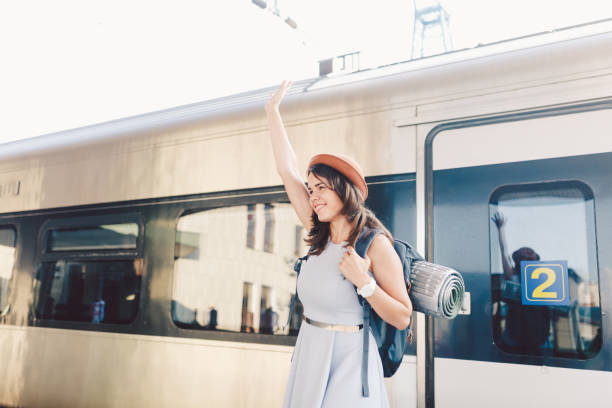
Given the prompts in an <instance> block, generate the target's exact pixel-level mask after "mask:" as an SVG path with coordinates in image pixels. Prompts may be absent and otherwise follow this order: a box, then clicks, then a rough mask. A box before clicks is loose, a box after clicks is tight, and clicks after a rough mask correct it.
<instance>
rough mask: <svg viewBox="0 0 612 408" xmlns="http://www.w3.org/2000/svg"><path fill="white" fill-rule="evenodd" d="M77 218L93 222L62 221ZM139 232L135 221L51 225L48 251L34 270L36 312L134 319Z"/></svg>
mask: <svg viewBox="0 0 612 408" xmlns="http://www.w3.org/2000/svg"><path fill="white" fill-rule="evenodd" d="M77 221H78V222H80V223H82V224H87V223H88V222H89V220H88V219H84V220H82V221H81V220H75V219H70V220H66V221H62V222H66V223H69V224H74V223H75V222H77ZM91 221H92V222H93V221H94V220H93V219H92V220H91ZM141 232H142V231H141V230H140V228H139V225H138V224H137V223H131V222H126V223H108V224H106V223H105V224H98V225H93V226H82V227H69V228H68V227H67V228H64V227H59V228H52V229H50V230H49V231H47V233H46V234H45V236H44V237H45V242H44V243H43V247H44V248H46V250H47V251H46V252H45V253H44V254H42V255H41V257H42V258H41V260H40V262H39V264H38V267H37V270H36V281H35V292H34V293H35V296H36V298H35V312H36V317H37V318H38V319H45V320H67V321H78V322H90V323H96V324H98V323H112V324H127V323H131V322H132V321H134V319H135V318H136V313H137V311H138V304H139V300H140V284H141V278H142V272H143V261H142V255H141V254H140V252H139V249H138V248H137V247H138V245H137V242H138V237H139V234H140V233H141Z"/></svg>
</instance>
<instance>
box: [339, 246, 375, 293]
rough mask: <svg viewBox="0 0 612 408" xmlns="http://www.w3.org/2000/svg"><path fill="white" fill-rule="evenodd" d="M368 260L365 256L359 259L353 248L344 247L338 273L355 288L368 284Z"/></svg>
mask: <svg viewBox="0 0 612 408" xmlns="http://www.w3.org/2000/svg"><path fill="white" fill-rule="evenodd" d="M370 263H371V261H370V258H369V257H368V256H367V255H366V256H365V259H364V258H362V257H360V256H359V254H358V253H357V251H355V248H353V247H352V246H347V247H346V252H345V253H344V255H342V259H341V260H340V265H339V267H340V272H342V275H344V277H345V278H346V279H348V280H349V281H351V283H352V284H353V285H355V286H356V287H357V288H360V287H362V286H363V285H365V284H367V283H368V282H370V276H369V275H368V269H370Z"/></svg>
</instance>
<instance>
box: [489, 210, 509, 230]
mask: <svg viewBox="0 0 612 408" xmlns="http://www.w3.org/2000/svg"><path fill="white" fill-rule="evenodd" d="M491 220H493V222H494V223H495V226H497V228H498V229H499V228H501V227H503V226H504V224H505V223H506V218H505V217H504V215H503V214H502V213H500V212H496V213H495V214H493V217H491Z"/></svg>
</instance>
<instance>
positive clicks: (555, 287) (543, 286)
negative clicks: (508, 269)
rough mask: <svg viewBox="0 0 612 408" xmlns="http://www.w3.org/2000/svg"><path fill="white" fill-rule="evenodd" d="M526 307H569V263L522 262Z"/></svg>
mask: <svg viewBox="0 0 612 408" xmlns="http://www.w3.org/2000/svg"><path fill="white" fill-rule="evenodd" d="M521 284H522V290H521V294H522V300H523V304H524V305H543V306H552V305H555V306H559V305H569V304H570V298H569V287H568V284H567V261H521Z"/></svg>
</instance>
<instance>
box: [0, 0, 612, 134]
mask: <svg viewBox="0 0 612 408" xmlns="http://www.w3.org/2000/svg"><path fill="white" fill-rule="evenodd" d="M277 1H278V3H277V4H278V8H279V10H280V15H281V16H282V17H283V18H279V17H278V16H277V15H275V14H273V13H272V12H270V10H263V9H261V8H259V7H257V6H256V5H254V4H253V3H252V2H251V0H217V1H214V0H199V1H198V0H173V1H156V0H148V1H143V0H56V1H52V2H51V1H48V0H4V1H2V2H0V50H2V61H3V62H2V63H1V64H0V112H2V113H1V114H0V143H6V142H10V141H12V140H18V139H23V138H28V137H35V136H40V135H43V134H48V133H53V132H58V131H61V130H66V129H71V128H76V127H81V126H86V125H90V124H94V123H100V122H104V121H109V120H114V119H119V118H123V117H127V116H133V115H137V114H141V113H147V112H152V111H156V110H161V109H166V108H171V107H176V106H181V105H185V104H190V103H195V102H200V101H204V100H209V99H213V98H218V97H222V96H227V95H232V94H235V93H240V92H245V91H249V90H254V89H260V88H264V87H269V86H274V85H276V84H278V83H280V82H281V81H282V80H283V79H288V78H291V79H296V80H297V79H304V78H312V77H315V76H317V75H318V61H319V60H321V59H325V58H329V57H332V56H335V55H341V54H345V53H349V52H355V51H359V52H360V53H361V67H362V68H368V67H376V66H381V65H387V64H391V63H395V62H399V61H406V60H409V59H410V47H411V39H412V31H413V19H414V5H413V0H377V1H364V0H277ZM416 1H419V2H420V1H421V0H416ZM426 2H427V1H425V3H426ZM268 3H269V4H273V3H274V0H268ZM442 5H443V7H444V8H445V9H446V10H447V12H448V13H449V15H450V29H451V33H452V38H453V45H454V49H456V50H457V49H465V48H471V47H475V46H477V45H478V44H487V43H491V42H495V41H499V40H503V39H509V38H515V37H519V36H522V35H526V34H532V33H537V32H543V31H548V30H552V29H555V28H559V27H566V26H570V25H575V24H580V23H585V22H588V21H594V20H600V19H604V18H612V1H609V0H581V1H580V2H575V1H559V0H513V1H505V0H447V1H442ZM287 16H288V17H291V18H292V19H293V20H294V21H296V23H297V25H298V28H297V29H292V28H291V27H289V26H288V25H287V24H285V23H284V21H283V20H284V18H285V17H287ZM437 44H439V41H437V40H436V39H435V38H434V39H432V40H429V42H428V48H427V52H428V53H432V52H437V49H438V48H439V46H438V45H437ZM436 47H438V48H436Z"/></svg>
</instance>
